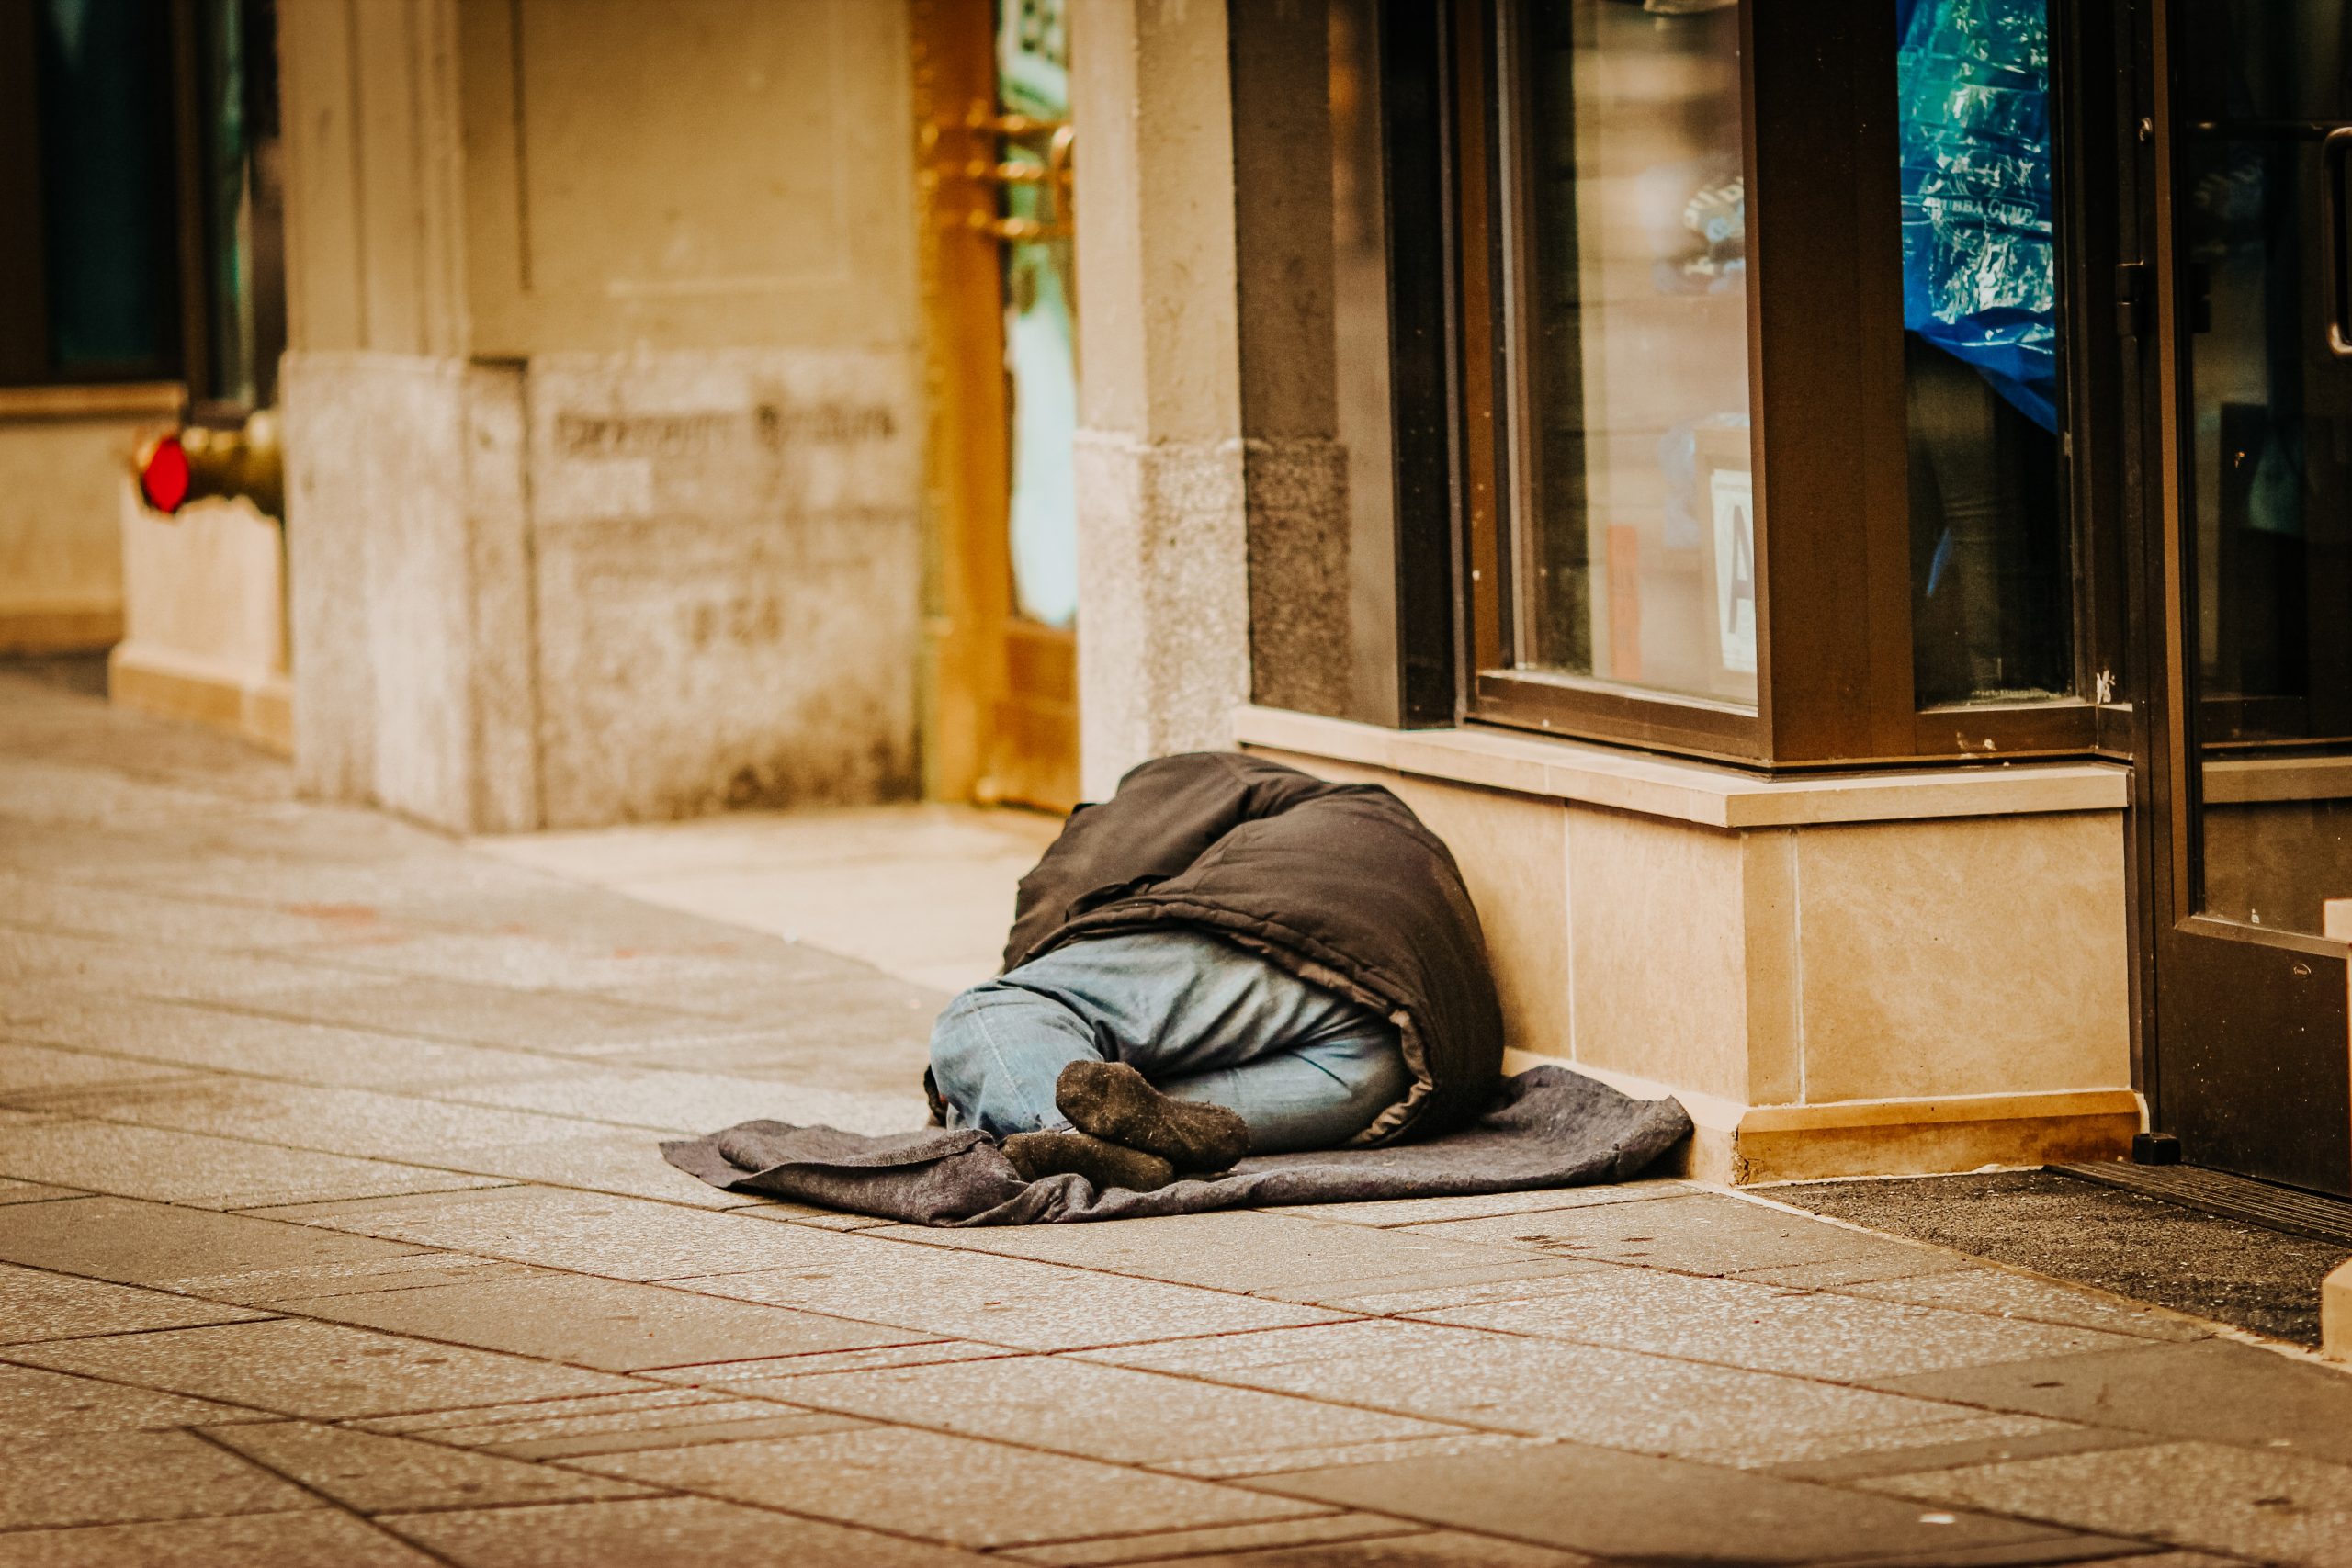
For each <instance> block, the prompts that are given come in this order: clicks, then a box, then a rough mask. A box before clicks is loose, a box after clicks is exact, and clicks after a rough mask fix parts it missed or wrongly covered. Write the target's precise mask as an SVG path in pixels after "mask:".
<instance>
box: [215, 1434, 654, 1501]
mask: <svg viewBox="0 0 2352 1568" xmlns="http://www.w3.org/2000/svg"><path fill="white" fill-rule="evenodd" d="M206 1436H207V1437H209V1438H211V1439H212V1441H213V1442H215V1443H217V1444H219V1445H220V1447H222V1448H224V1449H227V1450H231V1451H232V1452H233V1453H237V1454H240V1455H243V1457H244V1458H246V1459H248V1460H251V1461H254V1463H255V1464H258V1465H262V1466H264V1467H266V1469H268V1470H269V1471H270V1472H272V1473H273V1474H277V1475H280V1476H283V1477H285V1478H286V1479H287V1480H288V1481H291V1482H293V1483H295V1484H297V1485H299V1486H300V1487H303V1488H304V1489H306V1490H308V1491H310V1492H313V1493H316V1494H318V1495H320V1496H322V1497H324V1498H326V1499H328V1500H329V1501H331V1502H335V1503H340V1504H342V1505H343V1506H345V1507H348V1508H354V1509H356V1510H358V1511H359V1512H361V1513H368V1514H381V1513H392V1512H408V1511H411V1510H413V1509H420V1508H456V1507H492V1506H507V1505H512V1504H517V1503H567V1502H577V1501H581V1500H582V1499H586V1498H591V1497H641V1496H645V1495H648V1493H649V1491H650V1489H649V1488H647V1487H643V1486H637V1485H631V1484H629V1483H626V1482H616V1481H611V1480H607V1479H605V1478H603V1477H600V1476H594V1475H582V1474H580V1473H578V1472H574V1471H568V1470H563V1469H560V1468H559V1467H557V1466H555V1465H548V1464H525V1463H522V1462H520V1461H516V1460H512V1459H503V1458H500V1457H498V1456H496V1455H492V1454H485V1453H471V1452H468V1451H467V1450H463V1449H458V1448H451V1447H449V1446H447V1445H446V1444H442V1443H427V1442H418V1441H416V1440H414V1439H413V1438H393V1437H386V1436H383V1435H382V1434H380V1433H375V1432H357V1431H353V1430H351V1429H349V1428H347V1427H326V1426H321V1425H318V1424H317V1423H314V1422H310V1421H264V1422H252V1423H248V1424H246V1425H243V1426H239V1427H218V1428H213V1429H209V1430H208V1431H207V1433H206Z"/></svg>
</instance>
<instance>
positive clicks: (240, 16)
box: [193, 0, 286, 408]
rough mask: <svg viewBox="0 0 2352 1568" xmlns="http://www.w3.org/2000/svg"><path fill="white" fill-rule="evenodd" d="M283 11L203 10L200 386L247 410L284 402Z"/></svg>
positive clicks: (208, 0) (221, 6) (257, 7)
mask: <svg viewBox="0 0 2352 1568" xmlns="http://www.w3.org/2000/svg"><path fill="white" fill-rule="evenodd" d="M197 24H198V25H197V29H196V30H197V35H198V89H197V90H198V103H199V107H200V112H201V120H202V128H203V139H202V143H201V147H200V150H199V153H198V166H199V168H200V170H201V179H202V186H201V190H202V201H203V209H204V212H203V218H204V229H203V232H204V252H205V256H204V282H205V296H206V321H207V327H208V334H209V355H208V357H209V360H210V365H209V368H207V369H205V370H203V371H201V372H199V373H198V374H196V375H195V376H194V377H193V379H194V381H195V386H194V390H195V392H196V394H197V396H198V399H199V400H219V401H221V402H226V403H232V404H236V405H238V406H241V407H247V408H250V407H254V406H258V405H261V404H266V403H269V402H272V401H274V400H276V398H277V358H278V355H279V354H280V353H281V352H282V351H283V350H284V348H285V346H286V325H285V322H286V283H285V247H284V240H283V238H282V235H283V232H284V222H285V185H284V175H283V169H284V164H283V158H282V154H281V152H280V139H279V136H278V125H277V5H276V0H203V3H202V5H201V6H199V7H198V12H197Z"/></svg>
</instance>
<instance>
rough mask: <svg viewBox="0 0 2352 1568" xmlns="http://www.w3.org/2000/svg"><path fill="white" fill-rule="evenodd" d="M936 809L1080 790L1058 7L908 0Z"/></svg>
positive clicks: (1071, 372) (1072, 294) (1074, 292)
mask: <svg viewBox="0 0 2352 1568" xmlns="http://www.w3.org/2000/svg"><path fill="white" fill-rule="evenodd" d="M911 16H912V19H913V22H914V35H915V84H916V90H917V94H918V97H919V100H920V102H921V104H922V116H923V118H922V122H921V135H922V147H923V151H924V153H925V164H924V170H923V176H922V177H923V182H924V187H925V191H926V195H927V198H928V199H927V203H926V208H927V210H926V217H927V222H926V225H925V230H924V235H923V293H924V304H925V311H924V314H925V318H926V319H925V323H924V325H925V335H926V338H927V340H928V341H927V351H928V355H929V367H928V369H929V376H928V380H929V383H930V393H931V404H932V409H931V412H932V422H931V423H932V440H931V458H930V467H931V474H930V479H931V482H930V487H929V489H930V498H931V500H930V513H931V519H930V521H931V530H930V532H931V536H932V537H931V543H932V559H931V565H930V571H929V578H930V582H929V586H928V590H927V596H928V598H929V600H930V605H929V615H928V617H927V619H928V621H929V625H930V628H931V629H930V637H929V649H928V670H927V672H926V684H927V687H928V690H927V692H926V701H925V708H926V715H927V717H926V724H925V737H924V743H925V753H926V761H925V771H926V773H927V775H928V789H929V793H930V794H931V795H933V796H934V797H937V798H945V799H968V800H979V801H982V802H986V803H989V804H995V803H999V802H1001V803H1006V804H1017V805H1023V806H1036V807H1047V808H1050V809H1055V810H1063V809H1067V808H1068V807H1070V806H1072V805H1074V804H1076V801H1077V795H1078V677H1077V669H1078V660H1077V615H1078V518H1077V509H1076V504H1075V499H1074V496H1073V493H1072V475H1071V468H1070V463H1071V442H1072V438H1073V437H1074V436H1075V434H1076V433H1077V426H1078V353H1077V342H1078V339H1077V310H1078V285H1077V277H1076V273H1075V271H1074V269H1073V267H1072V265H1071V243H1070V236H1071V202H1070V197H1071V179H1070V173H1071V163H1070V160H1071V152H1072V148H1073V146H1074V131H1073V130H1072V127H1071V125H1070V122H1069V32H1068V27H1067V20H1066V17H1065V14H1064V6H1063V0H916V4H915V5H914V6H913V7H912V9H911Z"/></svg>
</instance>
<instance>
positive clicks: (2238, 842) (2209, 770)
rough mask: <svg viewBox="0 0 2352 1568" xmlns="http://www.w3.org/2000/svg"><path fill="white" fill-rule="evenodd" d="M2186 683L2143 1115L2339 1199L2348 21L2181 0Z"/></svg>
mask: <svg viewBox="0 0 2352 1568" xmlns="http://www.w3.org/2000/svg"><path fill="white" fill-rule="evenodd" d="M2168 8H2169V10H2170V12H2171V17H2170V29H2169V31H2170V36H2169V39H2168V43H2169V53H2170V58H2171V61H2172V72H2171V74H2172V84H2171V91H2172V102H2171V113H2170V126H2169V131H2170V158H2171V171H2172V172H2171V180H2170V192H2171V201H2172V209H2173V222H2172V226H2171V235H2170V243H2171V246H2172V254H2171V256H2170V258H2169V259H2170V262H2171V269H2172V276H2173V280H2174V294H2175V310H2174V314H2173V335H2174V345H2173V351H2172V352H2173V362H2172V369H2173V374H2174V377H2175V379H2176V382H2177V394H2176V396H2175V398H2174V399H2173V407H2174V414H2175V418H2176V419H2177V422H2178V423H2177V432H2176V438H2177V446H2178V450H2179V457H2180V462H2179V468H2178V492H2177V521H2176V528H2177V532H2176V534H2175V536H2174V547H2175V550H2176V551H2177V554H2176V555H2175V556H2174V557H2173V559H2174V560H2175V561H2176V562H2177V565H2176V567H2175V570H2173V572H2172V580H2171V584H2170V588H2171V592H2170V593H2169V594H2168V598H2169V599H2170V601H2171V602H2170V603H2169V604H2166V606H2165V613H2166V615H2167V616H2168V621H2167V624H2166V626H2165V639H2166V645H2167V649H2168V652H2169V655H2170V658H2169V660H2168V662H2169V664H2170V667H2171V669H2172V671H2174V673H2175V680H2176V682H2177V687H2178V689H2177V692H2176V693H2175V700H2174V701H2173V703H2172V704H2171V707H2170V721H2169V728H2171V729H2172V731H2173V734H2172V737H2171V739H2172V741H2173V745H2172V746H2171V747H2169V748H2168V749H2167V750H2168V754H2169V756H2170V757H2171V759H2172V768H2173V770H2174V773H2175V775H2176V776H2175V780H2174V787H2173V790H2172V792H2171V793H2172V797H2173V800H2174V803H2175V804H2174V805H2173V807H2172V808H2171V810H2172V817H2173V821H2172V823H2171V824H2170V828H2171V832H2170V834H2169V838H2170V840H2171V843H2172V846H2173V858H2174V861H2175V869H2174V874H2173V878H2172V883H2173V886H2174V890H2175V891H2174V898H2173V903H2174V908H2173V910H2172V911H2171V913H2172V914H2173V915H2174V917H2175V918H2174V919H2171V920H2169V921H2168V922H2166V929H2165V930H2162V931H2159V932H2158V933H2157V942H2156V964H2157V986H2158V995H2157V1021H2158V1041H2157V1043H2158V1055H2157V1063H2156V1075H2157V1080H2158V1087H2159V1101H2158V1104H2159V1117H2160V1122H2161V1125H2162V1127H2163V1129H2164V1130H2165V1131H2169V1132H2172V1133H2175V1134H2177V1135H2178V1136H2179V1138H2180V1140H2181V1147H2182V1154H2183V1156H2184V1157H2185V1158H2187V1159H2188V1160H2189V1161H2191V1162H2193V1163H2197V1164H2202V1165H2211V1166H2217V1167H2221V1168H2225V1169H2230V1170H2235V1171H2238V1172H2241V1173H2243V1174H2245V1175H2250V1176H2256V1177H2261V1178H2265V1179H2273V1180H2278V1181H2283V1182H2288V1183H2291V1184H2293V1185H2295V1186H2299V1187H2305V1188H2311V1189H2314V1190H2322V1191H2328V1192H2335V1193H2352V1071H2348V1070H2347V1055H2348V1054H2352V1045H2348V1044H2347V1033H2346V959H2345V953H2346V949H2345V944H2344V942H2342V941H2341V940H2336V941H2330V940H2328V939H2327V938H2326V936H2325V934H2324V931H2325V922H2326V914H2325V907H2326V905H2327V904H2328V902H2329V901H2331V900H2337V899H2352V270H2347V265H2348V258H2352V231H2348V230H2347V226H2346V215H2347V212H2348V211H2352V12H2347V9H2346V6H2344V5H2343V3H2342V0H2172V3H2171V5H2170V6H2169V7H2168Z"/></svg>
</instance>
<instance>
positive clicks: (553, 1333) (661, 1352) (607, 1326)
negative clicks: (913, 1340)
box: [282, 1272, 910, 1372]
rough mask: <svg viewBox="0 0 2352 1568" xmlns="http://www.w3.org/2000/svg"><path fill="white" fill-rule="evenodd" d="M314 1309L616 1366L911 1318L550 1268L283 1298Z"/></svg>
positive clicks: (762, 1349)
mask: <svg viewBox="0 0 2352 1568" xmlns="http://www.w3.org/2000/svg"><path fill="white" fill-rule="evenodd" d="M282 1304H284V1305H286V1306H288V1308H289V1309H291V1310H294V1311H298V1312H301V1313H304V1314H309V1315H311V1316H315V1317H322V1318H329V1319H332V1320H334V1321H335V1322H339V1323H348V1324H353V1325H362V1326H366V1327H370V1328H379V1329H384V1330H387V1331H389V1332H391V1333H395V1334H410V1335H417V1336H421V1337H424V1338H427V1339H441V1340H447V1342H449V1343H450V1344H453V1345H470V1346H474V1347H476V1348H481V1349H489V1350H507V1351H512V1352H515V1353H516V1354H519V1355H525V1356H533V1357H537V1358H540V1359H545V1360H550V1361H567V1362H570V1363H571V1364H572V1365H574V1366H582V1367H594V1368H597V1369H599V1370H601V1371H609V1372H631V1371H640V1370H643V1369H646V1368H652V1367H681V1366H692V1365H696V1364H699V1363H707V1362H712V1361H729V1360H737V1359H742V1358H744V1357H747V1356H783V1355H792V1354H804V1353H816V1352H820V1351H828V1350H848V1349H860V1348H866V1347H869V1346H876V1345H902V1344H904V1343H906V1342H907V1340H908V1338H909V1337H910V1336H909V1331H908V1330H906V1329H903V1328H884V1327H881V1326H880V1325H876V1324H870V1323H852V1322H850V1321H849V1320H848V1319H846V1318H839V1317H823V1316H820V1315H819V1314H815V1313H806V1312H795V1311H794V1310H792V1309H791V1308H789V1307H778V1306H765V1305H761V1304H757V1303H751V1302H739V1301H729V1300H725V1299H723V1298H721V1297H718V1296H710V1295H703V1294H699V1293H695V1292H686V1291H673V1290H664V1289H662V1287H660V1286H656V1285H643V1284H638V1283H635V1282H633V1281H629V1280H599V1279H593V1278H587V1277H583V1276H581V1275H578V1274H563V1273H555V1272H542V1273H537V1274H531V1275H526V1276H524V1277H521V1278H509V1279H502V1280H481V1281H476V1282H470V1283H465V1284H453V1285H434V1286H426V1287H424V1288H421V1289H416V1290H405V1291H376V1292H368V1293H367V1294H365V1295H344V1296H333V1297H326V1298H322V1299H320V1300H315V1301H293V1302H288V1303H282Z"/></svg>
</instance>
